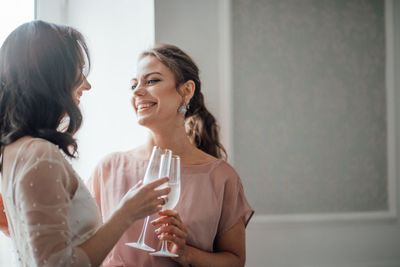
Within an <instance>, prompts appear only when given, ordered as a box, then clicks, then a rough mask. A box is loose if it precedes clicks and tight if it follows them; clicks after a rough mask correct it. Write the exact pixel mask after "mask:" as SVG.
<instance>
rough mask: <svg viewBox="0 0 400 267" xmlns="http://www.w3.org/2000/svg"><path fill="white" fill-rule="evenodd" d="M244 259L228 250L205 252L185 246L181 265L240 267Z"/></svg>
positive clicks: (186, 266) (194, 266)
mask: <svg viewBox="0 0 400 267" xmlns="http://www.w3.org/2000/svg"><path fill="white" fill-rule="evenodd" d="M244 262H245V260H244V259H241V258H240V256H239V255H236V254H234V253H232V252H228V251H220V252H213V253H210V252H205V251H202V250H199V249H197V248H194V247H191V246H186V249H185V262H184V263H183V264H182V266H185V267H189V266H193V267H236V266H237V267H242V266H244Z"/></svg>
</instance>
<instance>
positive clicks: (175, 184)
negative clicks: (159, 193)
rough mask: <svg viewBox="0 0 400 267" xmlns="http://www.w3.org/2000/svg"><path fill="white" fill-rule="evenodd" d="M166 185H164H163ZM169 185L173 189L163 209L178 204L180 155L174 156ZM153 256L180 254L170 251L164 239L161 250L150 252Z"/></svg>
mask: <svg viewBox="0 0 400 267" xmlns="http://www.w3.org/2000/svg"><path fill="white" fill-rule="evenodd" d="M163 186H164V185H163ZM168 186H169V187H170V188H171V191H170V192H169V194H168V202H167V203H165V205H164V206H163V210H166V209H173V208H175V206H176V204H178V201H179V196H180V194H181V159H180V157H179V156H175V155H174V156H172V159H171V169H170V172H169V181H168ZM150 255H153V256H162V257H178V256H179V255H177V254H174V253H172V252H169V251H168V246H167V241H166V240H163V241H162V245H161V249H160V251H157V252H154V253H150Z"/></svg>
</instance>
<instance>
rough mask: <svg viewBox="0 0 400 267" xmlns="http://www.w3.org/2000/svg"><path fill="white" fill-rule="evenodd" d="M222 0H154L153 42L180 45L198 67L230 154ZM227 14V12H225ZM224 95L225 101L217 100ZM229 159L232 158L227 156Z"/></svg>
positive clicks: (207, 104) (225, 46)
mask: <svg viewBox="0 0 400 267" xmlns="http://www.w3.org/2000/svg"><path fill="white" fill-rule="evenodd" d="M227 3H228V1H226V0H219V1H215V0H202V1H195V0H189V1H188V0H168V1H165V0H155V1H154V5H155V43H169V44H173V45H176V46H178V47H180V48H181V49H182V50H184V51H185V52H186V53H188V54H189V56H190V57H192V58H193V60H194V61H195V62H196V64H197V65H198V67H199V69H200V79H201V82H202V89H201V90H202V92H203V95H204V98H205V104H206V107H207V108H208V109H209V111H210V112H211V113H212V114H213V115H214V116H215V117H216V119H217V122H218V124H219V125H220V127H221V139H222V144H223V145H224V146H225V148H226V149H227V151H228V154H230V153H229V152H230V150H231V144H230V142H231V140H230V139H229V137H230V136H229V134H228V132H229V129H230V117H229V115H230V114H229V109H230V106H227V105H226V100H227V96H226V94H227V90H228V86H229V84H228V81H227V80H229V77H228V78H227V75H229V74H228V73H226V72H227V71H229V66H227V64H226V63H227V61H228V60H229V58H227V52H228V53H229V36H228V35H227V34H229V32H228V31H226V30H227V29H228V28H226V27H225V28H224V29H222V27H224V26H226V24H224V23H225V19H226V18H225V17H224V15H225V13H223V14H220V12H224V11H225V10H223V9H221V8H220V7H221V6H224V5H226V4H227ZM227 15H229V14H227ZM221 99H224V100H225V101H221ZM229 160H232V158H230V159H229Z"/></svg>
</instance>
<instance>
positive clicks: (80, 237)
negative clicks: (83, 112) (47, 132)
mask: <svg viewBox="0 0 400 267" xmlns="http://www.w3.org/2000/svg"><path fill="white" fill-rule="evenodd" d="M2 195H3V200H4V204H5V210H6V214H7V218H8V221H9V230H10V236H11V238H12V241H13V244H14V246H15V250H16V252H17V255H18V264H19V266H29V267H31V266H91V264H90V260H89V258H88V257H87V255H86V254H85V252H84V251H83V250H82V249H80V248H79V247H78V245H80V244H82V243H83V242H84V241H86V240H87V239H88V238H89V237H90V236H92V235H93V234H94V232H95V231H96V230H97V228H98V227H99V226H100V223H101V215H100V213H99V209H98V207H97V205H96V203H95V201H94V199H93V198H92V197H91V195H90V193H89V191H88V190H87V188H86V187H85V185H84V183H83V182H82V180H81V179H80V178H79V177H78V175H77V174H76V173H75V171H74V170H73V169H72V166H71V165H70V163H69V162H68V161H67V160H66V159H65V158H64V156H63V154H62V153H61V151H60V150H59V149H58V148H57V146H55V145H54V144H52V143H50V142H48V141H46V140H43V139H38V138H30V139H29V140H27V141H25V142H24V143H23V144H22V145H21V146H20V148H19V150H18V152H17V156H16V158H15V161H14V163H13V165H12V167H11V170H10V172H9V174H8V176H3V177H2Z"/></svg>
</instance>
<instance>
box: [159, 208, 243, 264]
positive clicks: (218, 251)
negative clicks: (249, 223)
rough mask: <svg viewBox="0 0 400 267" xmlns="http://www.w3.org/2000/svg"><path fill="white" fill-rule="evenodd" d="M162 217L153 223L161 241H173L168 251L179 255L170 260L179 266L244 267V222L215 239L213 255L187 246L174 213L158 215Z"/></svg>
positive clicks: (182, 229) (182, 226)
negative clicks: (157, 227) (157, 228)
mask: <svg viewBox="0 0 400 267" xmlns="http://www.w3.org/2000/svg"><path fill="white" fill-rule="evenodd" d="M160 215H161V216H162V217H160V218H158V219H156V220H154V221H153V222H152V224H153V225H154V226H160V228H159V232H157V233H158V234H161V238H160V239H161V240H168V241H171V242H173V244H172V246H171V252H173V253H177V254H178V255H180V257H178V258H172V259H173V260H176V261H177V262H179V263H180V264H181V265H182V266H195V267H225V266H226V267H234V266H244V263H245V261H246V248H245V239H246V238H245V224H244V221H243V220H240V221H239V222H238V223H236V224H235V225H234V226H233V227H232V228H231V229H229V230H227V231H226V232H225V233H223V234H222V235H220V236H219V237H217V238H216V239H215V242H214V246H215V252H214V253H210V252H205V251H202V250H199V249H197V248H194V247H191V246H189V245H187V244H186V237H187V233H186V227H185V226H184V224H183V222H182V220H181V219H180V217H179V214H178V213H177V211H175V210H166V211H162V212H160Z"/></svg>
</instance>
